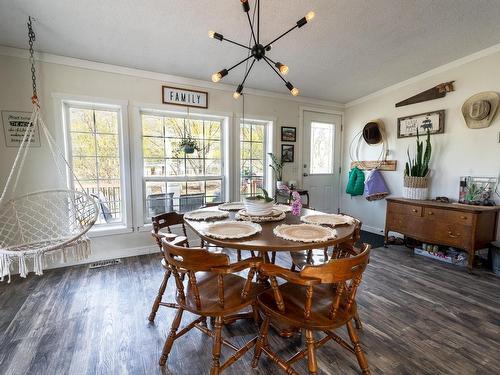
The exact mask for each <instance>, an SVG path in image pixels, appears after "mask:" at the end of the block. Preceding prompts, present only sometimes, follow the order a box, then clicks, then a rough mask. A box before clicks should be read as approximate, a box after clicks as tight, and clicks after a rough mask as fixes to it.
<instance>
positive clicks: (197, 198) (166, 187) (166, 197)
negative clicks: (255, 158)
mask: <svg viewBox="0 0 500 375" xmlns="http://www.w3.org/2000/svg"><path fill="white" fill-rule="evenodd" d="M141 117H142V142H143V158H144V159H143V164H144V182H145V192H144V194H145V202H146V204H145V208H144V215H145V218H146V219H149V218H151V216H155V215H158V214H160V213H164V212H169V211H173V210H175V211H181V212H186V211H190V210H193V209H196V208H199V207H200V206H202V205H204V204H205V203H206V202H221V201H222V196H223V185H224V184H223V180H222V159H223V155H222V146H221V139H222V137H221V128H222V126H221V121H213V120H204V119H190V120H188V119H184V118H179V117H170V116H168V115H166V116H163V115H154V116H152V115H147V114H142V115H141ZM160 124H161V125H160ZM188 135H190V136H191V137H192V138H193V139H195V141H196V142H197V143H198V146H199V147H200V150H199V151H198V150H195V151H194V152H193V153H191V154H186V153H185V152H184V150H183V149H181V147H180V143H181V141H182V140H183V139H184V137H187V136H188ZM159 144H161V145H162V146H159V147H155V146H154V145H159ZM150 176H154V177H160V178H164V179H162V181H159V182H158V181H151V180H149V179H148V177H150ZM172 177H175V179H176V181H171V180H169V178H172ZM179 178H180V179H181V180H180V181H179ZM182 178H185V180H182Z"/></svg>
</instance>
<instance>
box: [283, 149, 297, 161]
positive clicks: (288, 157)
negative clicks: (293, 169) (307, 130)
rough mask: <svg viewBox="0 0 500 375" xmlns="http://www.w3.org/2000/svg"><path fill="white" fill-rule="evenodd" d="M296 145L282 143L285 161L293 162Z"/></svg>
mask: <svg viewBox="0 0 500 375" xmlns="http://www.w3.org/2000/svg"><path fill="white" fill-rule="evenodd" d="M294 148H295V146H294V145H281V159H282V160H283V162H285V163H293V158H294V154H295V151H294Z"/></svg>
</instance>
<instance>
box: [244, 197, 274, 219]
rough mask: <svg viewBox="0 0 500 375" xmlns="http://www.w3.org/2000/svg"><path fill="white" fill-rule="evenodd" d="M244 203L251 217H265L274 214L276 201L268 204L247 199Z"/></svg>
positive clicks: (258, 200)
mask: <svg viewBox="0 0 500 375" xmlns="http://www.w3.org/2000/svg"><path fill="white" fill-rule="evenodd" d="M244 203H245V209H246V211H247V213H248V214H249V215H254V216H265V215H270V214H271V212H273V206H274V201H271V202H266V201H265V200H262V199H245V202H244Z"/></svg>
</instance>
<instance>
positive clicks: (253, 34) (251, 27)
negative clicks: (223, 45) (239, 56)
mask: <svg viewBox="0 0 500 375" xmlns="http://www.w3.org/2000/svg"><path fill="white" fill-rule="evenodd" d="M246 14H247V18H248V24H249V25H250V30H251V31H252V36H253V41H254V42H255V44H257V39H256V38H255V33H254V32H253V25H252V21H250V16H249V14H248V12H246ZM247 48H248V47H247ZM248 49H250V48H248Z"/></svg>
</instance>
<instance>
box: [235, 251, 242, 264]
mask: <svg viewBox="0 0 500 375" xmlns="http://www.w3.org/2000/svg"><path fill="white" fill-rule="evenodd" d="M236 260H237V261H238V262H239V261H240V260H241V250H236Z"/></svg>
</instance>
